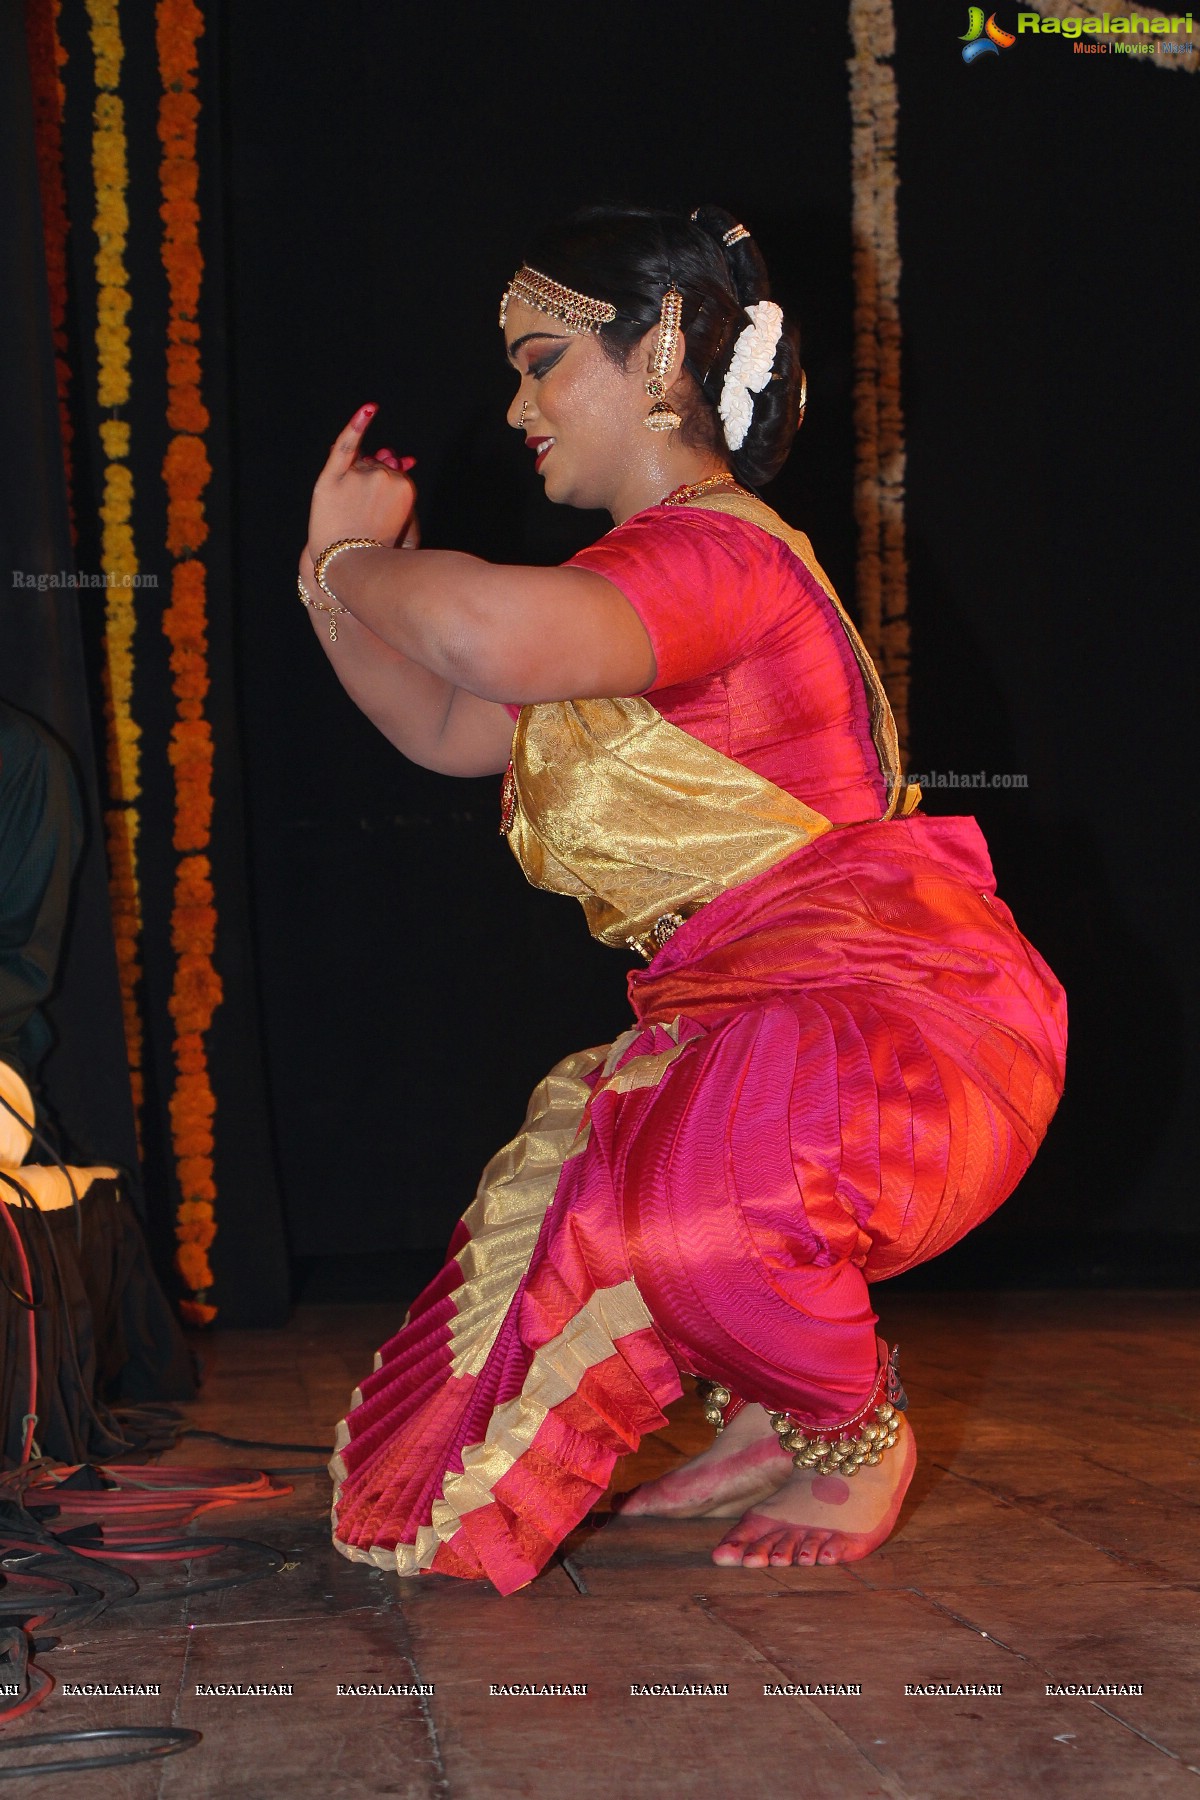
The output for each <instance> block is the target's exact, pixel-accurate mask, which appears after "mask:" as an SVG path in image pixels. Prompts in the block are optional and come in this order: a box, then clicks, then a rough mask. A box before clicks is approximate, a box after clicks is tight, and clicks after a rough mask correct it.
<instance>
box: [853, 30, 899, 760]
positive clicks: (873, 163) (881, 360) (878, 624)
mask: <svg viewBox="0 0 1200 1800" xmlns="http://www.w3.org/2000/svg"><path fill="white" fill-rule="evenodd" d="M850 35H851V38H852V40H853V43H854V55H853V57H852V58H851V60H850V63H849V65H848V67H849V70H850V110H851V116H852V121H853V134H852V139H851V180H852V187H853V231H854V361H855V379H854V425H855V435H856V438H857V452H856V465H857V466H856V472H855V484H854V510H855V518H856V520H857V524H858V544H859V548H858V570H857V577H858V579H857V593H858V606H859V614H860V624H861V627H862V634H863V639H864V641H865V643H866V645H867V648H868V650H869V651H870V652H871V655H872V656H873V657H874V659H875V661H876V663H877V665H878V668H879V673H880V676H881V678H882V680H883V684H884V686H885V688H886V689H887V694H888V699H889V700H890V702H891V706H892V711H893V713H894V714H895V716H896V732H897V736H898V737H899V740H900V753H901V756H903V755H904V753H905V750H906V748H907V744H908V651H909V635H908V561H907V557H906V555H905V548H904V473H905V450H904V413H903V409H902V406H901V399H900V303H899V296H900V250H899V243H898V238H897V231H896V189H897V180H896V117H897V102H896V78H895V73H894V71H893V68H892V62H891V59H892V56H893V55H894V53H895V48H896V26H895V20H894V18H893V16H892V6H891V0H850Z"/></svg>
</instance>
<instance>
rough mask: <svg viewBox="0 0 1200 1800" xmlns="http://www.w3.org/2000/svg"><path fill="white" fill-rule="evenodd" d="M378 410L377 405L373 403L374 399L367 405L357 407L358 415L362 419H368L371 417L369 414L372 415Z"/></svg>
mask: <svg viewBox="0 0 1200 1800" xmlns="http://www.w3.org/2000/svg"><path fill="white" fill-rule="evenodd" d="M378 411H379V408H378V407H377V406H376V405H375V403H374V401H372V402H371V403H370V404H369V405H367V406H360V407H359V409H358V412H359V417H360V418H363V419H369V418H371V416H372V415H373V414H374V413H377V412H378Z"/></svg>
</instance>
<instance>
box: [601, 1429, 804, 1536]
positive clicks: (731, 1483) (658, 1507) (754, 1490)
mask: <svg viewBox="0 0 1200 1800" xmlns="http://www.w3.org/2000/svg"><path fill="white" fill-rule="evenodd" d="M791 1472H792V1459H791V1457H790V1456H789V1454H788V1452H787V1451H786V1450H784V1449H783V1448H782V1447H781V1446H780V1442H779V1439H778V1437H777V1436H776V1435H775V1432H774V1431H773V1430H772V1429H771V1421H770V1418H769V1417H768V1415H767V1412H766V1410H765V1408H763V1407H761V1406H745V1407H743V1408H742V1410H741V1411H740V1412H739V1413H736V1414H735V1415H734V1417H733V1418H732V1419H731V1420H730V1421H729V1424H728V1425H727V1426H726V1427H725V1429H724V1431H722V1432H721V1433H720V1434H719V1436H718V1437H717V1440H716V1442H715V1443H714V1444H713V1445H712V1447H711V1448H710V1449H708V1450H703V1451H701V1453H700V1455H699V1456H693V1457H692V1459H691V1460H690V1462H686V1463H684V1465H683V1467H682V1468H679V1469H673V1470H672V1471H671V1473H670V1474H669V1475H663V1476H660V1478H659V1479H658V1480H657V1481H647V1482H643V1484H642V1486H641V1487H637V1488H634V1489H633V1491H632V1492H631V1493H629V1494H626V1495H625V1496H624V1497H623V1498H622V1500H621V1501H620V1503H619V1505H618V1508H617V1510H618V1511H619V1512H621V1513H622V1514H625V1513H648V1514H652V1515H654V1516H655V1517H658V1518H671V1519H701V1518H704V1519H732V1518H736V1517H737V1515H738V1514H739V1513H741V1512H743V1511H744V1510H745V1508H746V1506H747V1505H748V1504H752V1503H753V1502H754V1501H756V1500H765V1499H766V1498H767V1496H768V1495H769V1494H773V1493H774V1492H775V1490H776V1489H777V1488H780V1487H782V1486H783V1484H784V1482H785V1481H786V1480H787V1478H788V1476H789V1475H790V1474H791Z"/></svg>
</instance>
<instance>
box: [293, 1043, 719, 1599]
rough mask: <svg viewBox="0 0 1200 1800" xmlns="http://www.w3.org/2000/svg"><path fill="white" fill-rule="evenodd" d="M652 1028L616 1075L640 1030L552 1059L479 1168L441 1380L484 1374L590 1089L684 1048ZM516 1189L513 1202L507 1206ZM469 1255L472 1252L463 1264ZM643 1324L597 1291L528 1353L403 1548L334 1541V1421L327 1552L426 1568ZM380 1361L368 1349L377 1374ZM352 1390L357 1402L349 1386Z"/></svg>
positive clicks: (618, 1295)
mask: <svg viewBox="0 0 1200 1800" xmlns="http://www.w3.org/2000/svg"><path fill="white" fill-rule="evenodd" d="M658 1029H659V1031H663V1032H665V1033H666V1034H667V1036H668V1037H669V1038H670V1039H671V1040H672V1042H671V1044H670V1047H669V1048H667V1049H665V1050H654V1051H647V1052H644V1053H643V1054H642V1055H640V1056H634V1057H630V1058H629V1060H628V1061H627V1062H626V1063H625V1065H624V1067H623V1068H620V1069H618V1068H617V1064H618V1063H619V1062H620V1061H621V1059H622V1057H624V1056H625V1054H626V1052H627V1051H628V1049H629V1048H630V1046H631V1045H632V1044H633V1043H634V1042H635V1041H636V1039H637V1038H639V1037H641V1036H643V1035H644V1033H645V1027H643V1026H633V1027H631V1028H630V1029H629V1030H628V1031H624V1032H622V1033H621V1035H620V1036H619V1037H617V1038H615V1039H614V1040H613V1042H612V1043H611V1044H604V1045H601V1046H599V1047H598V1048H595V1049H591V1050H583V1051H576V1052H574V1053H573V1054H572V1055H570V1056H568V1057H565V1058H564V1059H563V1061H562V1062H560V1063H558V1064H556V1065H555V1067H554V1068H553V1069H552V1070H551V1071H550V1074H549V1075H547V1076H546V1077H545V1079H544V1080H543V1081H541V1082H539V1083H538V1086H537V1087H536V1088H535V1089H534V1091H533V1095H532V1096H531V1099H530V1102H529V1107H528V1109H527V1112H526V1128H524V1129H522V1131H520V1132H518V1134H517V1136H516V1137H515V1138H514V1139H513V1140H512V1141H511V1142H510V1143H509V1144H506V1145H505V1146H504V1148H503V1149H502V1150H500V1151H498V1152H497V1153H496V1155H495V1156H494V1157H492V1159H491V1161H490V1162H489V1163H488V1164H487V1167H486V1168H485V1170H484V1173H483V1175H482V1177H481V1178H480V1183H479V1188H478V1190H477V1193H476V1198H475V1200H474V1201H473V1202H472V1205H471V1206H470V1208H469V1209H468V1211H467V1212H466V1213H465V1214H464V1216H463V1222H464V1223H465V1224H467V1225H468V1227H470V1226H471V1225H472V1223H473V1224H474V1226H475V1227H476V1228H477V1229H478V1232H479V1237H478V1239H477V1240H476V1239H474V1238H473V1240H472V1242H471V1243H470V1244H466V1245H464V1246H463V1249H462V1250H461V1251H459V1253H458V1255H457V1257H456V1258H455V1261H457V1262H458V1263H459V1266H460V1268H464V1269H466V1268H467V1267H468V1266H469V1267H470V1270H471V1273H470V1274H468V1275H467V1276H466V1278H465V1279H464V1282H463V1284H462V1285H461V1286H460V1287H459V1288H457V1289H455V1290H454V1295H453V1298H454V1300H455V1303H456V1307H457V1308H458V1312H457V1317H458V1318H463V1317H468V1318H469V1319H470V1320H471V1323H470V1325H469V1326H468V1327H467V1328H466V1329H464V1330H463V1331H461V1332H460V1333H459V1335H458V1337H457V1338H456V1336H455V1329H456V1328H455V1327H452V1331H451V1342H452V1344H453V1345H455V1348H454V1351H453V1361H452V1364H451V1366H450V1367H449V1368H447V1370H446V1379H447V1380H449V1379H452V1378H453V1377H455V1376H474V1375H477V1374H478V1373H479V1372H480V1370H481V1369H482V1368H483V1367H484V1364H485V1363H486V1360H487V1356H488V1355H489V1354H490V1352H491V1349H492V1346H493V1345H494V1344H495V1341H496V1338H497V1336H498V1334H499V1331H500V1327H501V1326H502V1325H503V1323H504V1320H505V1319H506V1318H507V1316H508V1312H509V1309H510V1307H511V1305H512V1303H513V1300H514V1299H515V1297H516V1291H517V1288H518V1286H519V1285H520V1280H521V1277H522V1275H523V1274H524V1273H525V1271H526V1269H527V1268H528V1266H529V1261H530V1258H531V1257H532V1255H533V1250H534V1246H535V1245H536V1242H537V1238H538V1234H539V1232H540V1230H541V1226H542V1222H543V1220H544V1219H545V1216H546V1213H547V1211H548V1210H549V1207H550V1205H551V1204H552V1202H553V1199H554V1192H555V1189H556V1187H557V1183H558V1177H559V1174H560V1173H561V1171H562V1168H563V1167H564V1165H565V1164H566V1163H567V1162H568V1161H569V1160H570V1159H571V1157H573V1156H576V1155H579V1154H580V1153H581V1151H582V1150H583V1148H584V1147H585V1145H586V1143H587V1141H588V1137H589V1133H588V1130H587V1127H586V1124H585V1125H584V1128H583V1129H582V1130H580V1129H579V1124H580V1121H581V1120H582V1117H583V1112H584V1109H585V1107H586V1105H587V1102H588V1100H589V1099H590V1098H591V1095H592V1093H593V1092H596V1093H598V1092H601V1091H602V1090H604V1089H606V1088H608V1089H611V1090H612V1091H614V1092H616V1093H629V1092H632V1091H633V1090H634V1089H637V1088H644V1087H656V1086H657V1085H658V1083H659V1082H660V1081H661V1080H662V1079H663V1077H664V1076H665V1075H666V1072H667V1070H668V1069H669V1068H670V1067H671V1065H672V1063H674V1062H675V1060H676V1059H677V1058H678V1057H679V1056H680V1055H681V1054H682V1052H683V1050H684V1049H686V1047H687V1043H688V1042H689V1041H690V1039H689V1040H685V1041H684V1042H683V1043H682V1044H681V1043H680V1042H679V1029H680V1021H679V1020H678V1019H674V1020H672V1021H671V1023H670V1024H669V1025H666V1026H660V1027H658ZM597 1068H599V1069H600V1071H601V1077H600V1080H599V1081H598V1082H597V1084H596V1087H595V1089H589V1088H588V1087H587V1086H586V1085H585V1084H584V1082H583V1076H584V1075H587V1074H590V1073H592V1071H594V1070H595V1069H597ZM572 1120H573V1121H574V1124H572ZM556 1152H557V1156H558V1160H557V1161H556V1162H555V1161H554V1160H553V1158H554V1156H555V1154H556ZM514 1194H519V1195H520V1198H519V1199H517V1200H515V1201H514ZM492 1240H494V1242H493V1241H492ZM472 1250H473V1251H474V1253H475V1254H474V1256H473V1257H471V1258H468V1257H467V1253H468V1251H472ZM464 1259H466V1260H464ZM494 1276H496V1277H497V1278H495V1279H494V1278H493V1277H494ZM651 1325H653V1320H652V1318H651V1316H650V1312H649V1309H648V1308H647V1306H646V1304H645V1302H644V1300H643V1299H642V1297H641V1295H640V1293H639V1292H638V1290H637V1287H636V1285H635V1284H634V1282H633V1281H632V1280H628V1281H624V1282H621V1283H619V1284H617V1285H616V1286H613V1287H608V1288H597V1289H596V1290H595V1292H593V1293H592V1294H591V1296H590V1297H589V1298H588V1300H587V1301H585V1302H584V1304H583V1305H582V1306H581V1307H580V1308H579V1310H578V1312H576V1313H575V1314H574V1315H573V1316H572V1317H571V1318H570V1319H569V1320H568V1321H567V1323H566V1324H565V1325H564V1326H563V1328H562V1330H561V1331H560V1332H558V1333H557V1334H556V1336H555V1337H553V1338H551V1339H549V1340H548V1341H547V1342H546V1343H545V1344H543V1345H541V1346H540V1348H539V1349H537V1350H536V1351H535V1352H534V1354H533V1356H532V1358H531V1360H530V1365H529V1368H528V1370H527V1371H526V1375H525V1380H524V1381H523V1383H522V1386H521V1392H520V1393H519V1394H518V1395H516V1396H515V1398H514V1399H512V1400H510V1401H508V1402H507V1403H506V1404H505V1405H504V1406H501V1407H498V1408H497V1409H496V1410H495V1411H494V1412H493V1413H492V1415H491V1418H490V1419H489V1421H488V1427H487V1431H486V1433H485V1435H484V1438H483V1439H482V1441H480V1442H477V1443H474V1444H468V1445H466V1446H464V1448H463V1452H462V1462H463V1468H462V1472H461V1473H459V1472H451V1473H447V1474H446V1475H445V1477H444V1479H443V1482H442V1493H441V1497H440V1498H439V1499H437V1500H435V1501H434V1503H433V1508H432V1512H431V1523H430V1524H429V1525H422V1526H419V1527H418V1528H417V1531H416V1532H415V1534H414V1536H413V1539H412V1541H411V1542H401V1543H398V1544H396V1545H395V1546H394V1547H389V1548H384V1547H382V1546H378V1545H372V1546H370V1547H367V1548H364V1547H362V1546H360V1545H357V1544H348V1543H347V1542H346V1541H345V1540H344V1539H342V1538H339V1537H338V1536H337V1530H336V1527H337V1510H338V1503H339V1500H340V1497H341V1489H342V1485H343V1483H344V1482H345V1480H346V1478H347V1470H346V1467H345V1464H344V1463H343V1461H342V1458H341V1455H340V1452H341V1451H342V1450H343V1449H344V1448H345V1446H346V1445H347V1444H348V1443H349V1441H350V1429H349V1425H348V1423H347V1421H346V1420H345V1419H342V1420H341V1421H340V1422H339V1424H338V1427H337V1434H336V1439H335V1446H334V1451H335V1453H334V1456H333V1457H332V1459H331V1461H330V1463H329V1471H330V1474H331V1475H332V1476H333V1477H334V1480H335V1484H336V1485H335V1489H334V1496H333V1505H332V1508H331V1519H332V1522H333V1526H334V1533H333V1544H334V1548H335V1549H336V1550H338V1551H339V1552H340V1553H341V1554H342V1555H343V1556H345V1557H347V1558H349V1560H350V1561H351V1562H369V1563H372V1564H373V1565H374V1566H375V1567H377V1568H383V1569H388V1570H390V1571H394V1572H395V1573H396V1574H398V1575H419V1574H421V1573H422V1572H423V1571H425V1570H427V1569H429V1568H430V1567H431V1565H432V1563H433V1560H434V1558H435V1556H436V1555H437V1552H438V1549H439V1548H440V1546H441V1545H442V1544H443V1543H448V1542H449V1541H450V1539H451V1538H453V1537H454V1535H455V1534H456V1532H457V1531H458V1530H459V1528H460V1526H461V1523H462V1515H463V1514H464V1513H467V1512H472V1511H475V1510H476V1509H478V1508H479V1507H480V1506H485V1505H490V1504H494V1503H495V1491H494V1490H495V1488H496V1485H497V1483H498V1482H499V1481H500V1480H501V1479H502V1478H503V1476H504V1475H506V1474H507V1473H508V1471H509V1470H510V1469H511V1468H512V1467H513V1465H514V1463H516V1462H517V1461H518V1460H519V1459H520V1457H521V1456H522V1455H523V1454H524V1453H525V1451H526V1450H527V1449H528V1448H529V1446H530V1444H531V1443H532V1442H533V1439H534V1437H535V1436H536V1435H537V1432H538V1430H539V1429H540V1427H541V1425H542V1424H543V1422H544V1421H545V1419H546V1417H547V1415H548V1414H549V1413H550V1412H551V1411H553V1409H554V1407H555V1406H558V1405H560V1404H561V1403H562V1401H563V1400H566V1399H569V1398H570V1396H571V1395H572V1394H574V1393H576V1392H577V1391H578V1388H579V1385H580V1383H581V1382H582V1380H583V1378H584V1376H585V1375H586V1374H587V1373H588V1371H589V1370H590V1369H593V1368H595V1367H596V1366H597V1364H599V1363H601V1362H606V1361H607V1360H608V1358H609V1357H611V1356H613V1355H616V1354H618V1352H617V1348H616V1341H615V1340H617V1339H618V1338H621V1337H626V1336H628V1335H629V1334H630V1333H631V1332H634V1331H640V1330H644V1329H645V1328H646V1327H647V1326H651ZM381 1366H382V1364H381V1360H380V1357H379V1355H378V1354H377V1355H376V1361H375V1367H376V1368H379V1367H381ZM355 1394H356V1395H358V1396H359V1400H358V1401H356V1402H355V1403H354V1404H358V1403H359V1402H360V1401H361V1395H360V1393H359V1390H358V1389H357V1388H356V1389H355ZM351 1410H353V1407H352V1409H351Z"/></svg>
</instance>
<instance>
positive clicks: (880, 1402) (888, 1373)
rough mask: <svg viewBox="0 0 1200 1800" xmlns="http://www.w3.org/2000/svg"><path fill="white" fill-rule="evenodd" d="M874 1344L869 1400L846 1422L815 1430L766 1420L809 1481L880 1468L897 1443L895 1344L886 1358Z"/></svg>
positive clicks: (900, 1394) (902, 1403) (900, 1402)
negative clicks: (875, 1368) (876, 1358)
mask: <svg viewBox="0 0 1200 1800" xmlns="http://www.w3.org/2000/svg"><path fill="white" fill-rule="evenodd" d="M878 1342H879V1347H880V1350H881V1351H882V1352H883V1355H882V1357H881V1360H880V1366H879V1374H878V1375H877V1377H876V1379H875V1385H874V1387H873V1388H872V1389H871V1396H870V1399H869V1400H868V1401H867V1403H866V1405H865V1406H861V1407H860V1408H859V1410H858V1411H857V1412H856V1413H852V1414H851V1415H850V1417H849V1418H848V1419H842V1420H841V1421H839V1423H838V1424H836V1425H822V1426H820V1427H816V1426H812V1425H802V1424H801V1423H800V1422H799V1420H797V1419H794V1418H793V1417H792V1415H791V1414H790V1413H786V1412H773V1413H772V1414H771V1415H770V1417H771V1426H772V1429H773V1430H774V1431H775V1432H776V1433H777V1434H778V1437H779V1442H780V1444H781V1445H782V1446H783V1448H784V1449H785V1450H790V1451H791V1455H792V1461H793V1463H794V1464H795V1466H796V1467H797V1468H798V1469H803V1470H804V1471H805V1472H806V1473H807V1474H812V1475H856V1474H857V1473H858V1471H859V1469H861V1468H862V1466H863V1464H864V1463H868V1464H874V1463H878V1462H881V1461H882V1460H883V1454H884V1451H885V1450H890V1449H891V1448H892V1446H893V1444H894V1443H895V1442H896V1439H897V1436H898V1435H899V1431H900V1414H901V1413H902V1412H903V1411H904V1410H905V1408H906V1407H907V1406H908V1397H907V1395H906V1394H905V1392H904V1388H903V1387H902V1385H901V1382H900V1374H899V1371H898V1369H897V1367H896V1365H897V1362H898V1361H899V1357H900V1346H899V1345H898V1344H894V1345H893V1346H892V1349H891V1351H890V1352H889V1351H888V1349H887V1346H886V1344H884V1342H883V1340H882V1339H879V1340H878Z"/></svg>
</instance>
